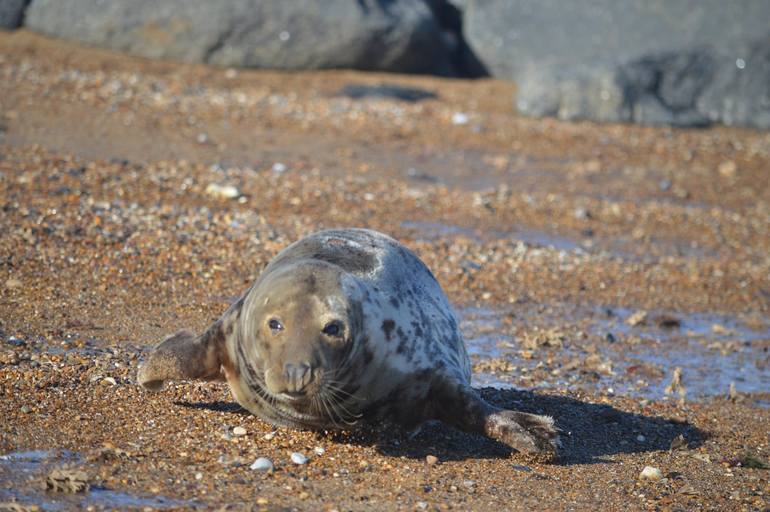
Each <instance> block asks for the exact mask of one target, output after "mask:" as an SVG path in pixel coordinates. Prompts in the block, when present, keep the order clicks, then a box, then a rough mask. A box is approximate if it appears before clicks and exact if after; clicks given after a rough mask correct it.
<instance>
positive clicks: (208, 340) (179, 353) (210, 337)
mask: <svg viewBox="0 0 770 512" xmlns="http://www.w3.org/2000/svg"><path fill="white" fill-rule="evenodd" d="M223 344H224V336H223V335H222V330H221V324H220V322H216V323H215V324H214V325H212V326H211V327H209V329H208V330H207V331H206V332H205V333H204V334H202V335H201V336H195V334H193V333H192V332H190V331H179V332H177V333H176V334H173V335H171V336H169V337H168V338H166V339H165V340H163V341H162V342H161V343H160V344H159V345H158V346H157V347H155V348H154V349H153V351H152V352H151V353H150V355H149V357H148V358H147V360H146V361H145V362H144V363H142V365H141V366H140V367H139V373H138V374H137V380H138V381H139V384H141V385H142V387H144V388H145V389H148V390H150V391H160V390H161V389H163V385H164V383H165V381H166V380H183V379H204V380H218V379H223V376H222V374H221V372H220V368H221V366H222V363H221V358H220V354H221V350H222V348H223Z"/></svg>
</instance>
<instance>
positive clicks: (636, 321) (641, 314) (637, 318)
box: [626, 311, 647, 327]
mask: <svg viewBox="0 0 770 512" xmlns="http://www.w3.org/2000/svg"><path fill="white" fill-rule="evenodd" d="M645 320H647V312H646V311H637V312H636V313H634V314H633V315H631V316H629V317H628V319H626V323H627V324H628V325H630V326H631V327H636V326H637V325H640V324H643V323H644V322H645Z"/></svg>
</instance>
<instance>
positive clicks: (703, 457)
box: [692, 453, 711, 464]
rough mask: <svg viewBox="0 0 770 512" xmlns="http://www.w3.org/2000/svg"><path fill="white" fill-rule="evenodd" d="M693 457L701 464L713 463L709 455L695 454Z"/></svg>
mask: <svg viewBox="0 0 770 512" xmlns="http://www.w3.org/2000/svg"><path fill="white" fill-rule="evenodd" d="M692 456H693V457H694V458H696V459H698V460H699V461H701V462H706V463H708V464H710V463H711V456H710V455H709V454H708V453H693V454H692Z"/></svg>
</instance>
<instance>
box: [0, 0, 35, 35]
mask: <svg viewBox="0 0 770 512" xmlns="http://www.w3.org/2000/svg"><path fill="white" fill-rule="evenodd" d="M28 3H29V0H0V28H4V29H14V28H18V27H19V26H20V25H21V21H22V20H23V19H24V9H25V8H26V7H27V4H28Z"/></svg>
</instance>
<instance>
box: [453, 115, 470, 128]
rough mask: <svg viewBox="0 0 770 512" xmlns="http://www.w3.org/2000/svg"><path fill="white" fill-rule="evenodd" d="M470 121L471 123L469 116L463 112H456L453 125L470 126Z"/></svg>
mask: <svg viewBox="0 0 770 512" xmlns="http://www.w3.org/2000/svg"><path fill="white" fill-rule="evenodd" d="M468 121H470V118H469V117H468V114H465V113H463V112H455V113H454V114H452V124H456V125H461V124H468Z"/></svg>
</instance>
